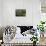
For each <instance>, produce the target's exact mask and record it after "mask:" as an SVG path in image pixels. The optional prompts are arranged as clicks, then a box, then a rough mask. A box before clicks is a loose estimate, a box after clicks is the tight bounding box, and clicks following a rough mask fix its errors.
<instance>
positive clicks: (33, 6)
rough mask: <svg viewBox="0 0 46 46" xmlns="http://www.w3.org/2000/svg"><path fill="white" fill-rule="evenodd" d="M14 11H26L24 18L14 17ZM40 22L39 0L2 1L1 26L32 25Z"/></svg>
mask: <svg viewBox="0 0 46 46" xmlns="http://www.w3.org/2000/svg"><path fill="white" fill-rule="evenodd" d="M16 9H26V16H25V17H16V16H15V10H16ZM39 20H40V1H39V0H3V20H2V21H3V23H2V25H3V26H5V25H34V26H36V25H37V23H38V22H39Z"/></svg>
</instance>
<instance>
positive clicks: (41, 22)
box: [37, 21, 45, 37]
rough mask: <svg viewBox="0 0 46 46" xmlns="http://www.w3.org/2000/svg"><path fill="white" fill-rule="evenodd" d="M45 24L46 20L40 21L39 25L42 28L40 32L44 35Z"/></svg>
mask: <svg viewBox="0 0 46 46" xmlns="http://www.w3.org/2000/svg"><path fill="white" fill-rule="evenodd" d="M44 25H45V22H44V21H40V24H39V25H37V29H38V30H40V33H41V35H42V37H44V27H45V26H44ZM41 35H40V36H41Z"/></svg>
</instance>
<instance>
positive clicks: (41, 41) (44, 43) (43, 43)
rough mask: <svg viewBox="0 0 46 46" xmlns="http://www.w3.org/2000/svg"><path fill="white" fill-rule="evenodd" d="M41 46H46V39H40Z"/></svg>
mask: <svg viewBox="0 0 46 46" xmlns="http://www.w3.org/2000/svg"><path fill="white" fill-rule="evenodd" d="M40 45H46V37H41V38H40Z"/></svg>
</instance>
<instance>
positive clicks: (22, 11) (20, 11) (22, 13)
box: [16, 9, 26, 17]
mask: <svg viewBox="0 0 46 46" xmlns="http://www.w3.org/2000/svg"><path fill="white" fill-rule="evenodd" d="M16 16H17V17H19V16H21V17H22V16H26V9H16Z"/></svg>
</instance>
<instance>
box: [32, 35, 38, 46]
mask: <svg viewBox="0 0 46 46" xmlns="http://www.w3.org/2000/svg"><path fill="white" fill-rule="evenodd" d="M31 41H33V46H36V43H37V41H38V38H37V36H33V37H32V39H31Z"/></svg>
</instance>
